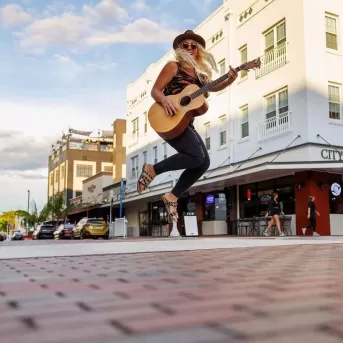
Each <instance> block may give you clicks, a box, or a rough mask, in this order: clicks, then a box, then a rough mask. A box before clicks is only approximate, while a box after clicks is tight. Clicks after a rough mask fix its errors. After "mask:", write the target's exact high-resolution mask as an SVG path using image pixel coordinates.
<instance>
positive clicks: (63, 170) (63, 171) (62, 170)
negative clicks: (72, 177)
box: [61, 166, 65, 180]
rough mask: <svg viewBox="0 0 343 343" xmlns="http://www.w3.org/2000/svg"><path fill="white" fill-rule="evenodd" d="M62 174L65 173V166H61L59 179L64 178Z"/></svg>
mask: <svg viewBox="0 0 343 343" xmlns="http://www.w3.org/2000/svg"><path fill="white" fill-rule="evenodd" d="M64 174H65V166H62V167H61V180H63V179H64Z"/></svg>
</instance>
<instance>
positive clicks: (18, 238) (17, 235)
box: [12, 231, 25, 241]
mask: <svg viewBox="0 0 343 343" xmlns="http://www.w3.org/2000/svg"><path fill="white" fill-rule="evenodd" d="M24 239H25V238H24V234H23V233H22V232H20V231H16V232H13V235H12V241H23V240H24Z"/></svg>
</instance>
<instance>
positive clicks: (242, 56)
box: [240, 45, 248, 79]
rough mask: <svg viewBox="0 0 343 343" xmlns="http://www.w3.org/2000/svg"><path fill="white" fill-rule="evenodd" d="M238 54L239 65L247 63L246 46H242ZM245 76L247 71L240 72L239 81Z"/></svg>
mask: <svg viewBox="0 0 343 343" xmlns="http://www.w3.org/2000/svg"><path fill="white" fill-rule="evenodd" d="M240 53H241V64H243V63H245V62H247V61H248V47H247V46H246V45H245V46H243V47H242V48H241V49H240ZM247 75H248V71H247V70H242V71H241V79H243V78H244V77H246V76H247Z"/></svg>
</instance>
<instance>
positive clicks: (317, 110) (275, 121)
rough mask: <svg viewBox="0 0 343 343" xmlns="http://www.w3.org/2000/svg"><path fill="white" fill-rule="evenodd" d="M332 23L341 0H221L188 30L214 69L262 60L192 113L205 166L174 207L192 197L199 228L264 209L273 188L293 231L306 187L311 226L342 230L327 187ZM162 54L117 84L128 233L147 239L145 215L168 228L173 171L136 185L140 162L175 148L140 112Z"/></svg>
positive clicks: (340, 76)
mask: <svg viewBox="0 0 343 343" xmlns="http://www.w3.org/2000/svg"><path fill="white" fill-rule="evenodd" d="M342 18H343V2H342V0H327V1H322V0H257V1H254V2H252V1H247V0H231V1H229V0H224V2H223V5H222V6H221V7H220V8H218V9H217V10H216V11H215V12H214V13H213V14H211V15H210V16H209V17H208V18H207V19H206V20H205V21H204V22H203V23H201V24H200V25H199V26H198V27H197V28H196V29H195V30H194V31H195V32H196V33H198V34H200V35H202V36H203V37H204V38H205V40H206V45H207V49H208V50H209V51H210V52H211V53H213V55H214V56H215V58H216V60H217V62H218V66H219V70H220V74H223V73H224V72H227V71H228V66H229V64H231V65H232V66H238V65H240V64H241V63H242V62H245V61H247V60H252V59H255V58H257V57H259V56H261V61H262V65H261V68H260V69H259V70H256V71H251V72H249V73H245V72H240V75H239V77H238V79H237V80H236V81H235V83H234V84H233V85H232V86H231V87H229V88H227V89H226V90H223V91H221V92H217V93H211V95H210V97H209V99H208V101H209V105H210V109H209V111H208V112H207V113H206V114H205V115H204V116H202V117H198V118H197V119H196V123H195V126H196V128H197V130H198V131H199V132H200V133H201V135H202V137H203V138H204V140H205V143H206V146H207V147H208V150H209V153H210V158H211V166H210V169H209V170H208V171H207V172H206V173H205V175H204V177H202V178H201V179H200V180H199V181H198V182H197V183H196V184H195V185H194V187H192V188H191V189H190V191H189V197H188V198H186V197H185V199H182V200H181V201H180V202H179V208H180V211H181V212H185V211H187V209H186V206H187V201H188V200H191V201H194V202H195V203H196V204H197V210H196V211H197V217H198V220H199V226H200V232H201V233H202V234H218V233H219V234H223V233H224V234H225V233H227V232H228V231H227V230H228V228H227V224H226V218H227V215H229V216H230V219H231V221H232V223H234V221H235V220H236V219H237V218H250V217H253V216H256V217H259V216H262V214H263V212H264V211H265V210H266V208H267V205H266V203H265V200H266V199H268V196H269V195H270V193H272V192H273V191H274V190H278V192H279V194H280V195H279V197H280V200H282V202H283V208H284V212H285V214H286V215H290V216H291V218H292V221H291V227H292V232H293V234H295V233H297V234H302V230H301V229H302V228H303V227H304V226H306V224H307V219H306V215H307V201H308V196H309V195H310V194H313V195H315V197H316V204H317V210H318V211H319V212H320V213H321V216H320V217H318V219H317V223H318V226H317V228H318V230H317V231H318V232H319V233H321V234H323V235H327V234H331V235H337V234H343V228H342V227H341V226H340V225H339V221H340V220H342V213H343V199H342V195H341V194H340V192H338V193H339V194H338V195H337V193H336V192H335V191H332V190H331V187H332V185H333V184H338V185H339V186H341V185H342V172H343V162H342V159H343V157H342V156H343V138H342V133H343V119H342V96H343V94H342V83H343V57H342V56H343V22H342V20H343V19H342ZM171 45H172V42H171ZM171 59H173V51H172V50H171V51H170V52H169V53H168V54H167V55H165V56H163V57H162V58H161V60H160V61H158V62H156V63H154V64H152V65H150V66H149V67H148V68H147V70H146V72H145V73H144V74H143V75H142V76H141V77H140V78H139V79H138V80H136V81H135V82H133V83H131V84H129V85H128V87H127V101H128V117H127V133H128V144H127V193H126V198H125V210H126V217H127V218H128V221H129V226H130V227H133V228H134V232H135V234H136V235H138V234H150V233H149V230H148V231H147V230H146V227H147V224H146V222H149V225H153V224H156V225H163V224H166V220H167V217H168V216H167V213H166V210H165V209H164V207H163V204H162V203H161V202H160V195H161V194H163V193H164V192H167V191H170V189H171V187H172V185H173V182H174V180H175V179H177V178H178V176H179V175H180V172H175V173H173V172H171V173H170V174H168V173H166V174H163V175H160V176H158V177H157V178H156V179H155V180H154V181H153V183H152V184H151V187H150V190H148V191H146V192H144V193H143V194H142V195H139V194H138V193H137V192H136V182H137V178H138V176H139V174H140V172H141V168H142V165H143V163H144V162H149V163H155V162H157V161H161V160H162V159H164V158H166V157H167V156H170V155H171V154H173V153H174V151H173V149H172V148H171V147H169V146H168V145H166V144H164V143H163V141H162V140H161V139H159V137H158V135H157V134H156V133H155V132H154V131H153V130H152V128H151V127H150V126H149V124H148V122H147V117H146V113H147V111H148V109H149V107H150V106H151V105H152V103H153V99H152V98H151V96H150V91H151V87H152V85H153V83H154V81H155V79H156V77H157V75H158V73H159V72H160V70H161V69H162V67H163V66H164V65H165V64H166V62H167V61H169V60H171ZM218 76H219V74H218V75H214V79H215V78H217V77H218ZM266 194H267V197H266ZM143 221H144V222H145V224H143ZM179 225H181V224H179ZM233 226H234V225H233ZM180 228H181V227H180V226H179V229H180ZM250 229H251V228H248V231H249V230H250ZM229 230H230V229H229ZM310 232H311V231H310Z"/></svg>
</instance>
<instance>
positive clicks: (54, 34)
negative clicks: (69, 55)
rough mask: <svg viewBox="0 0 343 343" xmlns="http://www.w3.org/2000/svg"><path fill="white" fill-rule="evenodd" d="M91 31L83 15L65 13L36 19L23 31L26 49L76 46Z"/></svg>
mask: <svg viewBox="0 0 343 343" xmlns="http://www.w3.org/2000/svg"><path fill="white" fill-rule="evenodd" d="M90 33H91V29H90V26H89V23H88V22H87V21H86V20H85V19H84V18H83V17H81V16H77V15H75V14H72V13H65V14H63V15H61V16H59V17H58V16H55V17H52V18H46V19H41V20H36V21H34V22H33V23H32V24H30V25H29V26H28V27H26V28H25V29H24V31H22V32H21V33H17V34H16V35H17V36H18V37H19V38H20V46H21V47H22V48H24V49H29V50H30V49H37V48H38V49H44V48H46V47H48V46H70V47H72V46H74V45H75V44H78V43H79V42H80V41H82V40H83V39H84V37H85V36H86V35H87V34H90Z"/></svg>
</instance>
